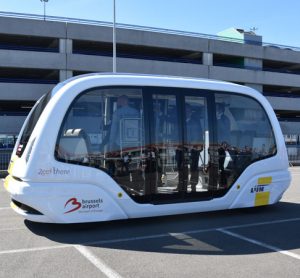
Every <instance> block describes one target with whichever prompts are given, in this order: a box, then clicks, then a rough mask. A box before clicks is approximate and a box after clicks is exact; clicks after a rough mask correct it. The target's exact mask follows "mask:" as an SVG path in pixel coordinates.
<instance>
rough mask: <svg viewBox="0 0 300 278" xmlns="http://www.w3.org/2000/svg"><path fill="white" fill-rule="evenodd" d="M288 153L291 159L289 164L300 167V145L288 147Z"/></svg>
mask: <svg viewBox="0 0 300 278" xmlns="http://www.w3.org/2000/svg"><path fill="white" fill-rule="evenodd" d="M286 147H287V153H288V157H289V163H290V165H291V166H299V165H300V146H299V145H287V146H286Z"/></svg>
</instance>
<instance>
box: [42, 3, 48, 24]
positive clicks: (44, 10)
mask: <svg viewBox="0 0 300 278" xmlns="http://www.w3.org/2000/svg"><path fill="white" fill-rule="evenodd" d="M40 1H41V2H43V3H44V20H46V3H47V2H48V1H49V0H40Z"/></svg>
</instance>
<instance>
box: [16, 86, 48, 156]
mask: <svg viewBox="0 0 300 278" xmlns="http://www.w3.org/2000/svg"><path fill="white" fill-rule="evenodd" d="M50 98H51V91H50V92H49V93H47V94H45V95H44V96H42V97H41V98H40V99H39V100H38V102H37V104H36V105H35V106H34V107H33V110H32V112H31V113H30V114H29V119H28V121H27V123H26V126H25V127H24V130H23V133H22V135H21V139H20V142H19V145H18V148H17V152H16V155H17V156H18V157H21V156H22V154H23V152H24V150H25V148H26V145H27V143H28V140H29V138H30V136H31V133H32V131H33V129H34V127H35V125H36V123H37V121H38V119H39V118H40V116H41V114H42V112H43V111H44V109H45V107H46V105H47V103H48V102H49V100H50Z"/></svg>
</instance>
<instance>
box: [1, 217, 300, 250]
mask: <svg viewBox="0 0 300 278" xmlns="http://www.w3.org/2000/svg"><path fill="white" fill-rule="evenodd" d="M294 221H300V218H290V219H282V220H274V221H265V222H257V223H251V224H243V225H236V226H225V227H218V228H211V229H200V230H192V231H183V232H181V233H184V234H187V235H190V234H198V233H205V232H213V231H220V230H228V229H238V228H247V227H255V226H261V225H270V224H280V223H286V222H294ZM177 234H180V233H165V234H156V235H148V236H139V237H130V238H119V239H112V240H98V241H89V242H81V243H78V244H76V245H75V244H73V245H71V244H70V245H66V244H64V245H55V246H46V247H37V248H27V249H15V250H4V251H0V255H2V254H9V253H22V252H34V251H41V250H50V249H59V248H66V247H76V246H84V245H100V244H113V243H120V242H127V241H137V240H149V239H158V238H163V237H169V236H176V235H177Z"/></svg>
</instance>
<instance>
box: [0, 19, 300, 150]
mask: <svg viewBox="0 0 300 278" xmlns="http://www.w3.org/2000/svg"><path fill="white" fill-rule="evenodd" d="M118 27H119V28H118V29H117V36H116V37H117V71H118V72H123V73H143V74H162V75H173V76H188V77H198V78H210V79H218V80H226V81H230V82H235V83H238V84H242V85H247V86H250V87H253V88H255V89H256V90H258V91H259V92H260V93H262V94H264V95H265V96H266V97H267V98H268V100H269V101H270V103H271V105H272V107H273V108H274V110H275V112H276V114H277V116H278V119H279V120H280V123H281V126H282V130H283V133H284V134H285V136H286V139H287V140H290V141H291V142H298V143H299V134H300V111H299V110H300V109H299V108H300V49H296V48H290V47H280V46H276V45H265V44H263V43H262V42H261V37H259V36H255V35H253V36H252V38H253V40H251V36H250V37H249V36H248V34H247V40H246V39H245V40H230V39H228V38H227V39H226V37H223V38H221V37H217V36H206V35H201V34H193V33H183V32H176V31H170V30H163V29H161V30H160V29H150V28H139V27H134V26H125V25H122V26H121V25H119V26H118ZM236 30H238V32H240V33H242V30H240V29H236ZM231 31H232V30H231ZM249 38H250V39H249ZM253 42H254V43H253ZM111 71H112V28H111V26H109V24H106V25H105V24H104V23H100V22H99V23H97V22H92V21H90V22H87V21H85V22H77V23H76V22H72V21H71V20H66V21H65V20H63V19H59V18H57V19H53V18H52V19H51V20H46V21H45V20H43V19H42V18H41V19H30V18H17V17H7V16H3V15H2V16H0V147H1V146H2V147H6V146H11V145H12V144H13V142H12V141H13V138H14V136H16V135H17V134H18V132H19V129H20V127H21V125H22V123H23V121H24V119H25V117H26V115H27V114H28V112H29V110H30V108H31V107H32V106H33V104H34V102H35V101H36V100H37V99H38V98H40V97H41V96H42V95H43V94H44V93H46V92H48V91H49V90H51V89H52V88H53V87H54V86H55V84H57V83H58V82H60V81H63V80H65V79H67V78H69V77H72V76H76V75H80V74H83V73H90V72H111ZM1 144H2V145H1Z"/></svg>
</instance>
